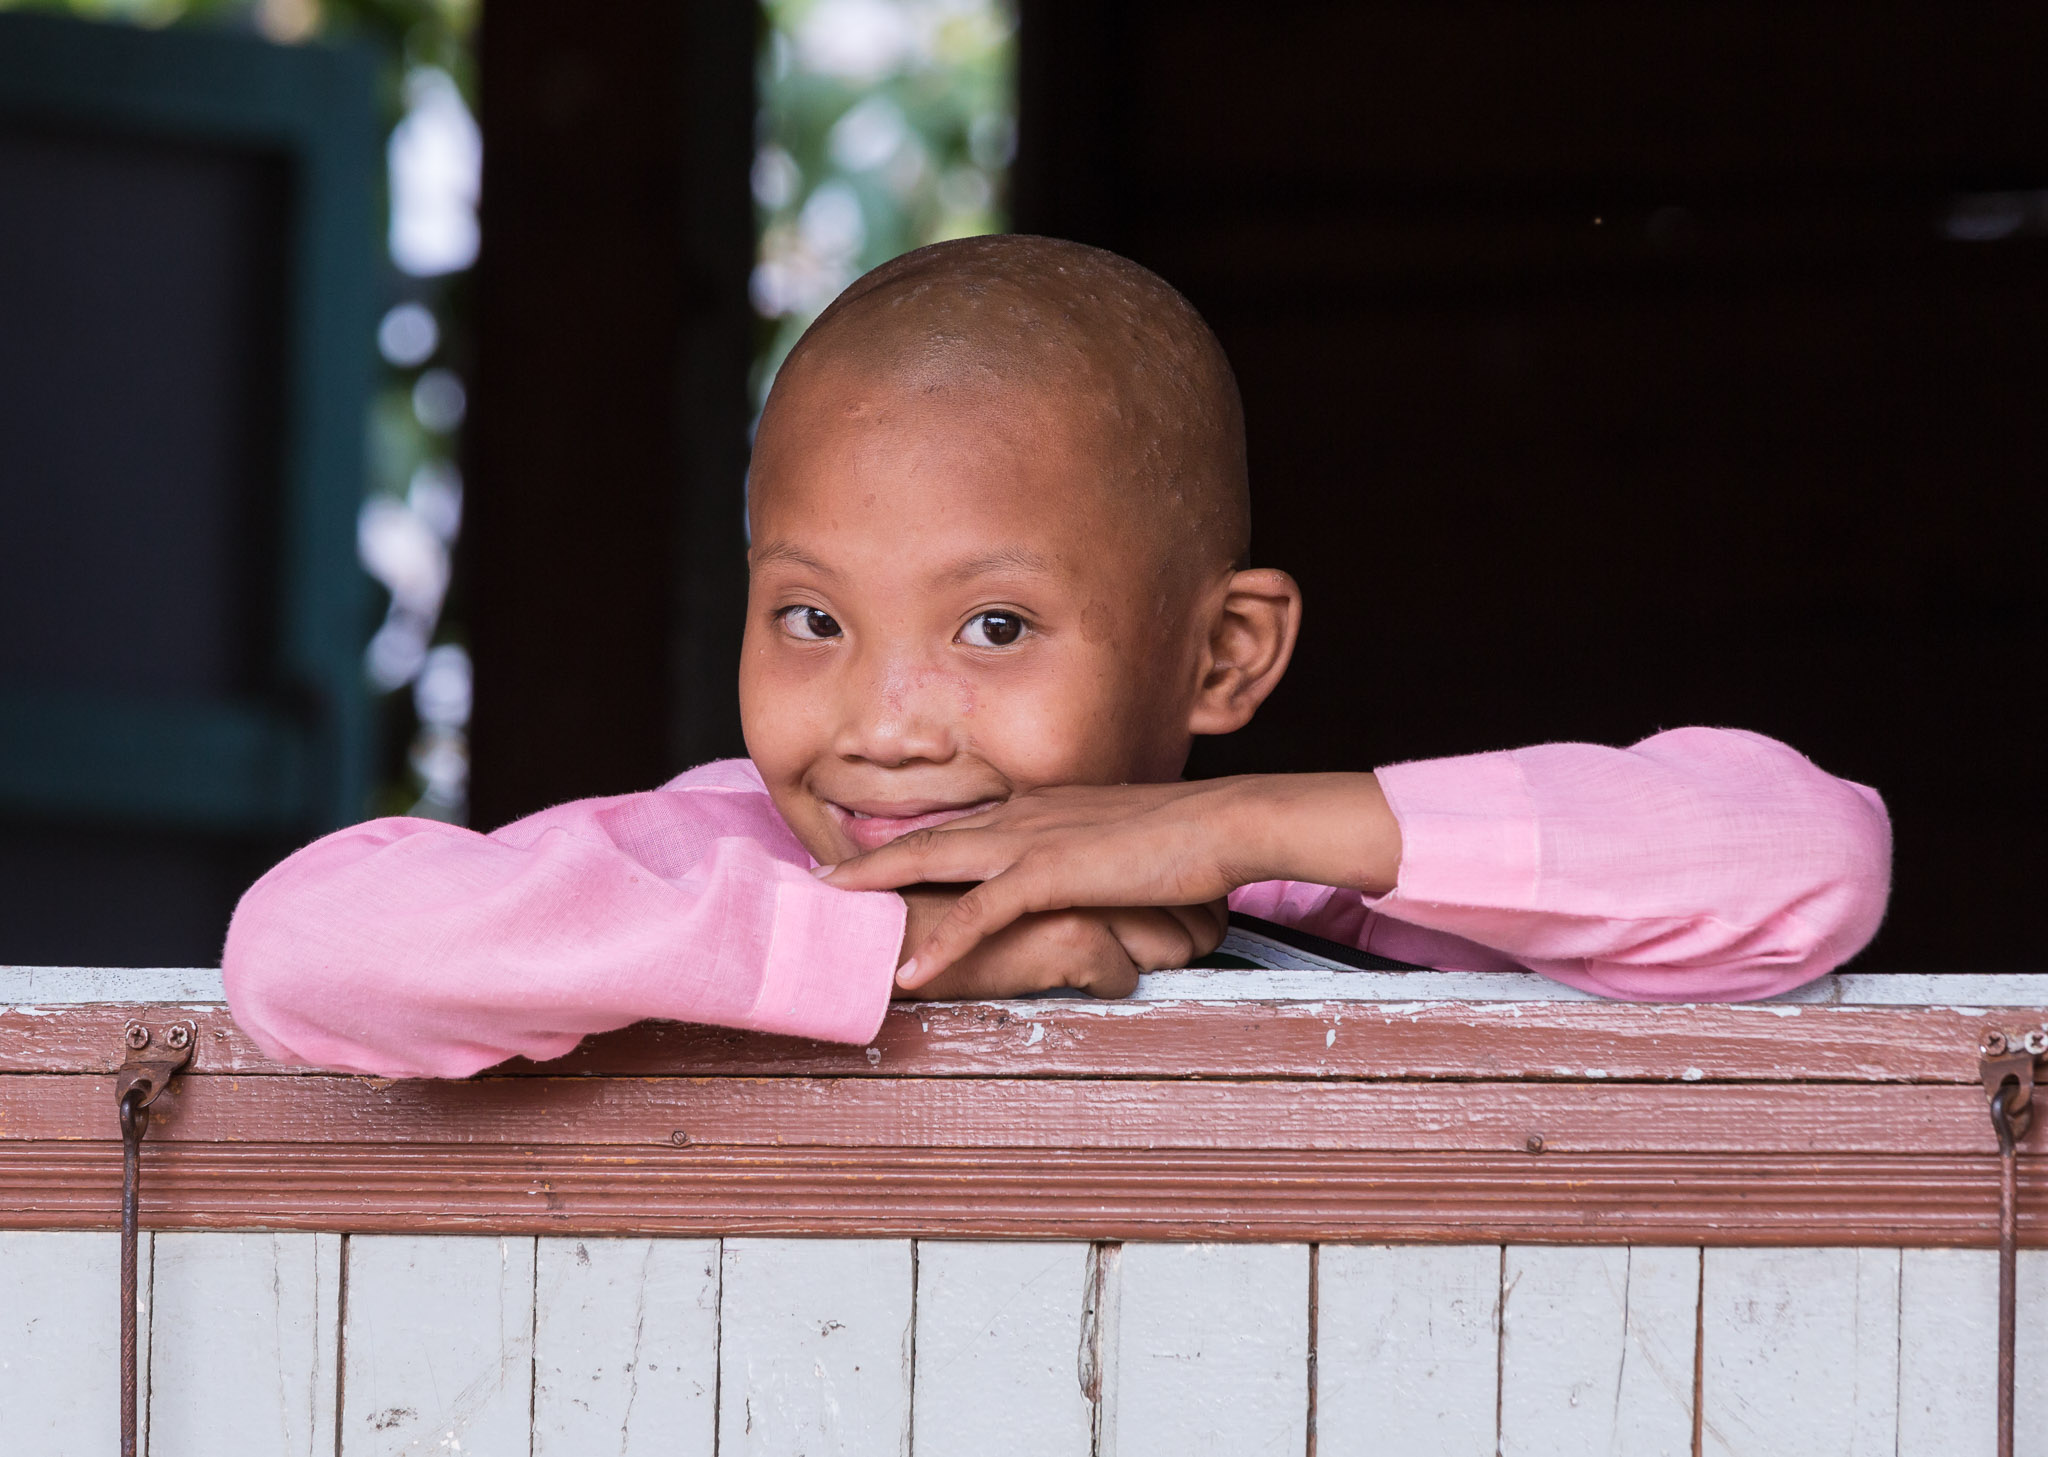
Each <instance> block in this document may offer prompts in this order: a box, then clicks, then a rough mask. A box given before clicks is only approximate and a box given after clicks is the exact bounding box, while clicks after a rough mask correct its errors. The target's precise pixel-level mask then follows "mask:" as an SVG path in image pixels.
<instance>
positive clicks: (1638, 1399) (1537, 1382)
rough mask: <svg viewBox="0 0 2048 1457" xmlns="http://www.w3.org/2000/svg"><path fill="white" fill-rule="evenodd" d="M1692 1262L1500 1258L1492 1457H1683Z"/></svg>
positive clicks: (1625, 1256)
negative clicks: (1624, 1456)
mask: <svg viewBox="0 0 2048 1457" xmlns="http://www.w3.org/2000/svg"><path fill="white" fill-rule="evenodd" d="M1699 1275H1700V1252H1699V1251H1698V1250H1693V1249H1670V1248H1659V1247H1655V1246H1624V1247H1622V1248H1619V1249H1616V1248H1614V1247H1612V1246H1608V1247H1602V1248H1595V1247H1589V1246H1577V1247H1573V1248H1538V1247H1531V1246H1527V1245H1512V1246H1509V1248H1508V1250H1507V1253H1506V1259H1505V1262H1504V1264H1503V1274H1502V1280H1501V1317H1500V1322H1501V1337H1500V1338H1501V1353H1500V1451H1501V1454H1502V1457H1577V1454H1579V1453H1585V1452H1625V1453H1628V1454H1630V1457H1689V1454H1690V1453H1691V1451H1692V1426H1693V1422H1692V1416H1693V1410H1692V1408H1693V1401H1692V1396H1693V1393H1692V1383H1693V1344H1694V1342H1693V1336H1694V1328H1695V1320H1694V1317H1695V1314H1696V1312H1697V1310H1698V1303H1699Z"/></svg>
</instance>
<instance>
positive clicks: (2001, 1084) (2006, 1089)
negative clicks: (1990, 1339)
mask: <svg viewBox="0 0 2048 1457" xmlns="http://www.w3.org/2000/svg"><path fill="white" fill-rule="evenodd" d="M2044 1053H2048V1028H2039V1027H2037V1028H2034V1029H2032V1030H2030V1031H2027V1032H2018V1033H2005V1032H1987V1033H1985V1034H1984V1042H1983V1045H1982V1047H1981V1048H1980V1049H1979V1056H1978V1058H1977V1074H1978V1076H1979V1077H1981V1078H1982V1079H1983V1080H1984V1096H1985V1097H1986V1098H1987V1099H1989V1100H1990V1104H1991V1128H1992V1131H1993V1132H1994V1133H1996V1134H1997V1135H1998V1457H2012V1437H2013V1431H2012V1428H2013V1416H2012V1398H2013V1390H2012V1388H2013V1332H2014V1326H2015V1325H2016V1324H2017V1321H2016V1317H2017V1315H2018V1307H2019V1247H2020V1212H2019V1205H2020V1198H2019V1144H2020V1140H2021V1139H2023V1138H2025V1137H2026V1136H2027V1129H2028V1128H2030V1127H2031V1126H2032V1125H2033V1122H2034V1080H2035V1073H2036V1071H2037V1069H2038V1066H2039V1063H2040V1060H2041V1057H2042V1055H2043V1054H2044Z"/></svg>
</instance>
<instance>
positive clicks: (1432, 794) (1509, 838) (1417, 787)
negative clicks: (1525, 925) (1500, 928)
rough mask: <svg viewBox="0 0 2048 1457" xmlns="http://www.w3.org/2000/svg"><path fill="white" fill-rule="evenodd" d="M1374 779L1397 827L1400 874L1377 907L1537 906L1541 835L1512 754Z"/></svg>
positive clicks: (1416, 767)
mask: <svg viewBox="0 0 2048 1457" xmlns="http://www.w3.org/2000/svg"><path fill="white" fill-rule="evenodd" d="M1373 776H1374V777H1375V778H1376V779H1378V780H1379V783H1380V790H1381V792H1382V793H1384V794H1385V795H1386V797H1387V807H1388V808H1389V809H1391V810H1392V811H1393V813H1394V820H1395V822H1396V823H1397V824H1399V825H1400V827H1401V873H1400V877H1399V879H1398V881H1397V882H1396V883H1395V886H1394V889H1393V890H1392V891H1391V892H1390V893H1389V894H1388V895H1386V896H1385V897H1383V898H1382V899H1381V900H1380V901H1379V905H1380V906H1381V907H1382V908H1384V907H1387V906H1390V905H1393V904H1396V903H1398V902H1403V901H1406V902H1410V903H1414V904H1421V905H1460V906H1489V907H1498V908H1501V909H1513V910H1529V909H1534V908H1536V904H1537V886H1538V882H1539V880H1540V878H1541V873H1542V837H1541V834H1540V832H1539V829H1538V826H1537V820H1536V803H1535V800H1534V798H1533V797H1532V796H1531V795H1530V792H1529V784H1528V780H1527V779H1526V778H1524V777H1523V774H1522V767H1521V765H1520V764H1519V763H1517V762H1516V760H1515V756H1514V755H1513V754H1509V753H1495V754H1468V755H1464V756H1461V757H1458V758H1451V759H1422V760H1418V761H1416V762H1414V763H1412V764H1390V765H1388V766H1387V767H1386V768H1384V769H1376V770H1374V771H1373Z"/></svg>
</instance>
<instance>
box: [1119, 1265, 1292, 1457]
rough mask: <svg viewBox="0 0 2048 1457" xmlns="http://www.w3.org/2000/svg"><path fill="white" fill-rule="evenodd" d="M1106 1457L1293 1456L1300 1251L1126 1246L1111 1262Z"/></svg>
mask: <svg viewBox="0 0 2048 1457" xmlns="http://www.w3.org/2000/svg"><path fill="white" fill-rule="evenodd" d="M1116 1278H1117V1281H1118V1284H1119V1290H1118V1292H1117V1304H1118V1316H1117V1322H1118V1333H1117V1354H1116V1366H1115V1378H1114V1385H1113V1386H1112V1387H1110V1388H1109V1389H1107V1390H1105V1392H1104V1396H1103V1402H1104V1415H1103V1438H1102V1442H1101V1451H1102V1452H1103V1453H1105V1454H1109V1457H1155V1454H1156V1457H1212V1454H1213V1457H1224V1454H1236V1453H1249V1452H1299V1451H1302V1450H1303V1449H1304V1447H1305V1445H1306V1442H1307V1436H1308V1302H1309V1290H1308V1247H1307V1246H1306V1245H1216V1244H1143V1245H1139V1244H1130V1245H1125V1246H1124V1248H1123V1255H1122V1258H1121V1260H1120V1261H1119V1263H1118V1270H1117V1276H1116Z"/></svg>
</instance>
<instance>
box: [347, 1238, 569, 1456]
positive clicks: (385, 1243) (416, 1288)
mask: <svg viewBox="0 0 2048 1457" xmlns="http://www.w3.org/2000/svg"><path fill="white" fill-rule="evenodd" d="M533 1244H534V1242H533V1239H532V1238H531V1237H530V1236H528V1237H521V1238H512V1237H505V1238H500V1237H497V1236H491V1235H481V1236H476V1235H351V1236H349V1239H348V1248H347V1253H346V1257H345V1264H344V1274H345V1278H346V1280H347V1282H348V1298H347V1304H346V1311H345V1322H344V1327H345V1328H344V1331H343V1336H342V1408H341V1457H385V1454H395V1453H417V1452H434V1453H456V1452H463V1453H476V1454H482V1457H516V1454H521V1453H525V1452H527V1451H528V1437H527V1433H528V1424H529V1418H530V1416H531V1413H532V1406H533V1402H532V1377H533V1253H534V1251H533ZM458 1443H459V1444H460V1445H459V1446H458V1445H457V1444H458Z"/></svg>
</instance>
